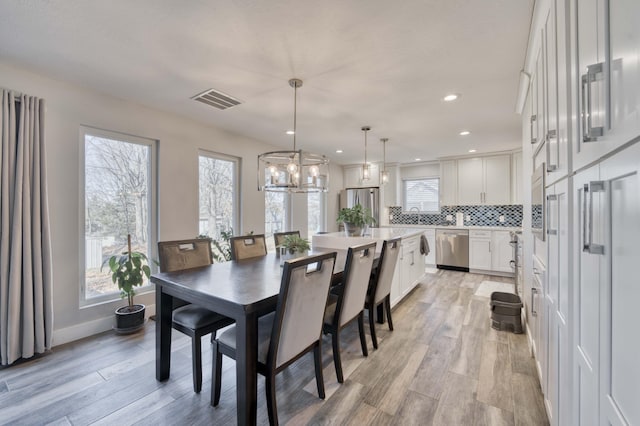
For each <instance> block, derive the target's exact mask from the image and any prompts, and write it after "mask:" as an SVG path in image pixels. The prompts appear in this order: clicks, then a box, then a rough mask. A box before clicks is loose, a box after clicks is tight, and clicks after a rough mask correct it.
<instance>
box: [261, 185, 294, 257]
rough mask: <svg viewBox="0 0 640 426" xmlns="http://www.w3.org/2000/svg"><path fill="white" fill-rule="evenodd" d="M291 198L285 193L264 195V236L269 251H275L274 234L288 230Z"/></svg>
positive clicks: (267, 193) (266, 192)
mask: <svg viewBox="0 0 640 426" xmlns="http://www.w3.org/2000/svg"><path fill="white" fill-rule="evenodd" d="M288 210H289V196H288V194H286V193H284V192H268V191H265V193H264V236H265V238H266V240H267V250H275V243H274V242H273V234H274V233H276V232H284V231H286V230H287V220H288V218H287V211H288Z"/></svg>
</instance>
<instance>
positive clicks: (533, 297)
mask: <svg viewBox="0 0 640 426" xmlns="http://www.w3.org/2000/svg"><path fill="white" fill-rule="evenodd" d="M536 294H538V289H537V288H535V287H531V316H533V317H537V316H538V311H536V307H535V302H536Z"/></svg>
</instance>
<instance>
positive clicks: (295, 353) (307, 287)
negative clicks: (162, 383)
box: [211, 252, 336, 425]
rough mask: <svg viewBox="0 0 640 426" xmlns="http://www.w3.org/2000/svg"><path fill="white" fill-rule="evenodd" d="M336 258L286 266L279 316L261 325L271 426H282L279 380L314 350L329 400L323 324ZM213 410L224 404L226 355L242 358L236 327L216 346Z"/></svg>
mask: <svg viewBox="0 0 640 426" xmlns="http://www.w3.org/2000/svg"><path fill="white" fill-rule="evenodd" d="M335 261H336V253H335V252H329V253H323V254H319V255H313V256H307V257H303V258H298V259H296V260H293V261H287V262H285V263H284V268H283V272H282V281H281V283H280V293H279V295H278V302H277V307H276V310H275V312H272V313H270V314H267V315H265V316H262V317H260V318H259V320H258V359H257V365H258V373H260V374H262V375H264V376H265V389H266V396H267V411H268V414H269V423H270V424H272V425H277V424H278V413H277V408H276V386H275V376H276V374H278V373H279V372H280V371H282V370H283V369H284V368H286V367H287V366H288V365H290V364H291V363H292V362H294V361H296V360H297V359H299V358H300V357H301V356H302V355H304V354H306V353H307V352H309V351H311V350H313V358H314V362H315V374H316V385H317V388H318V396H319V397H320V398H321V399H324V397H325V393H324V379H323V377H322V347H321V344H322V339H321V333H322V319H323V317H324V310H325V307H326V304H327V296H328V294H329V285H330V282H331V276H332V275H333V267H334V265H335ZM213 349H214V351H213V368H212V377H211V383H212V386H211V405H213V406H217V405H218V403H219V402H220V386H221V375H222V354H224V355H227V356H228V357H230V358H233V359H235V357H236V327H235V326H233V327H230V328H229V329H228V330H226V331H224V332H223V333H221V334H220V337H218V339H217V340H216V341H215V342H214V344H213Z"/></svg>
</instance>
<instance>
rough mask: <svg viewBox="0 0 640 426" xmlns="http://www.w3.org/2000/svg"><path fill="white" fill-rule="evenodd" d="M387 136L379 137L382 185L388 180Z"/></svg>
mask: <svg viewBox="0 0 640 426" xmlns="http://www.w3.org/2000/svg"><path fill="white" fill-rule="evenodd" d="M388 140H389V139H388V138H382V139H380V142H382V171H381V172H380V183H381V184H382V185H384V184H385V183H388V182H389V172H388V171H387V141H388Z"/></svg>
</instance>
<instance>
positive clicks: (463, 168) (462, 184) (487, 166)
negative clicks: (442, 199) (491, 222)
mask: <svg viewBox="0 0 640 426" xmlns="http://www.w3.org/2000/svg"><path fill="white" fill-rule="evenodd" d="M457 183H458V204H461V205H474V204H509V203H511V187H510V185H511V157H510V156H509V155H496V156H490V157H475V158H464V159H460V160H458V182H457Z"/></svg>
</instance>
